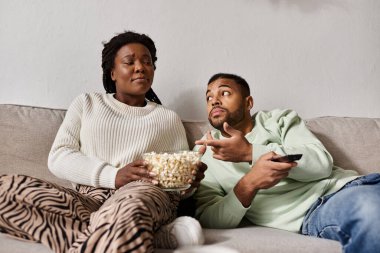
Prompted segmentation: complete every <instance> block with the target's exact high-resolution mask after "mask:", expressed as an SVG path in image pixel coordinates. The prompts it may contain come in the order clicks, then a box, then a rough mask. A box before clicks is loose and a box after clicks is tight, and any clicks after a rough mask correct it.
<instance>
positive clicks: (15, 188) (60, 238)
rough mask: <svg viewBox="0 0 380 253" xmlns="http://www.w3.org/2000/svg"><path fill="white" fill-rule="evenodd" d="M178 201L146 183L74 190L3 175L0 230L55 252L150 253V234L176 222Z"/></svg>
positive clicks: (151, 241)
mask: <svg viewBox="0 0 380 253" xmlns="http://www.w3.org/2000/svg"><path fill="white" fill-rule="evenodd" d="M178 201H179V196H178V195H177V194H174V193H173V194H167V193H166V192H163V191H162V190H161V189H160V188H158V187H156V186H154V185H152V184H150V183H146V182H132V183H129V184H127V185H125V186H123V187H121V188H120V189H118V190H116V191H115V190H110V189H104V188H93V187H90V186H83V185H78V186H77V188H76V191H75V190H72V189H68V188H64V187H61V186H59V185H56V184H53V183H50V182H47V181H44V180H40V179H36V178H33V177H29V176H23V175H4V176H0V232H2V233H6V234H8V235H10V236H14V237H17V238H19V239H25V240H29V241H35V242H40V243H42V244H44V245H46V246H48V247H49V248H51V249H52V250H53V251H54V252H56V253H58V252H59V253H61V252H64V253H66V252H68V253H75V252H102V253H103V252H153V235H154V233H155V232H156V231H157V230H158V229H159V228H160V227H161V226H162V225H164V224H167V223H169V222H171V221H172V220H173V219H174V218H175V214H176V207H177V204H178ZM166 246H168V247H171V246H170V245H166ZM175 246H176V245H174V247H175ZM172 247H173V245H172Z"/></svg>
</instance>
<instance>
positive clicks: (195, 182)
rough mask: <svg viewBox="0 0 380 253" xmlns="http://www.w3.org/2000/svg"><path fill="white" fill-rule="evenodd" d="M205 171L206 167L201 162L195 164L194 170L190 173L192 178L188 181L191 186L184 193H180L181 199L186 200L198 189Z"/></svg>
mask: <svg viewBox="0 0 380 253" xmlns="http://www.w3.org/2000/svg"><path fill="white" fill-rule="evenodd" d="M206 170H207V165H206V164H205V163H202V162H198V163H197V164H196V169H195V170H193V171H192V174H193V178H192V179H189V181H188V183H189V184H191V186H190V188H189V189H187V190H186V191H182V192H181V195H182V196H183V198H188V197H190V196H191V195H193V194H194V192H195V191H196V190H197V189H198V187H199V185H200V183H201V181H202V179H203V178H204V177H205V171H206Z"/></svg>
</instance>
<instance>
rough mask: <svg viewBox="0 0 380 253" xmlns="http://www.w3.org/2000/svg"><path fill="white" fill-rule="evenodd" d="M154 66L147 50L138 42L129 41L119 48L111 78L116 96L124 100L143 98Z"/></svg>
mask: <svg viewBox="0 0 380 253" xmlns="http://www.w3.org/2000/svg"><path fill="white" fill-rule="evenodd" d="M153 77H154V67H153V62H152V57H151V55H150V53H149V50H148V49H147V48H146V47H145V46H144V45H142V44H140V43H131V44H127V45H125V46H123V47H122V48H120V49H119V51H118V52H117V54H116V57H115V63H114V67H113V69H112V71H111V78H112V80H113V81H114V82H115V84H116V98H117V99H119V100H120V99H121V101H122V102H126V101H127V100H128V99H130V98H139V99H140V100H141V99H143V101H144V99H145V93H146V92H147V91H148V90H149V89H150V87H151V86H152V82H153Z"/></svg>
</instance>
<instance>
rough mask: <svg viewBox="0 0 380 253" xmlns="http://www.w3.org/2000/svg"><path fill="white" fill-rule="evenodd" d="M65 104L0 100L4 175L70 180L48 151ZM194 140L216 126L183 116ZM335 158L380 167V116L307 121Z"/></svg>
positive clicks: (366, 168)
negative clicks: (53, 169)
mask: <svg viewBox="0 0 380 253" xmlns="http://www.w3.org/2000/svg"><path fill="white" fill-rule="evenodd" d="M65 112H66V111H65V110H59V109H48V108H39V107H29V106H20V105H0V140H1V142H0V175H1V174H9V173H13V174H26V175H31V176H35V177H38V178H44V179H46V180H49V181H51V182H55V183H59V184H61V185H65V186H70V183H68V182H67V181H63V180H61V179H58V178H56V177H55V176H54V175H52V174H51V173H50V171H49V170H48V169H47V157H48V154H49V151H50V148H51V145H52V143H53V141H54V138H55V135H56V133H57V131H58V128H59V126H60V125H61V123H62V120H63V118H64V116H65ZM183 123H184V126H185V129H186V135H187V138H188V141H189V146H190V148H192V147H193V146H194V141H195V140H197V139H199V138H201V137H202V136H203V134H204V133H205V132H206V131H207V130H208V129H210V126H209V124H208V122H206V121H200V122H183ZM307 126H308V127H309V128H310V130H311V131H312V132H313V133H314V134H315V135H316V136H317V137H318V138H319V139H320V140H321V141H322V143H323V144H324V145H325V146H326V148H327V149H328V150H329V151H330V152H331V154H332V155H333V157H334V161H335V164H336V165H338V166H340V167H342V168H345V169H355V170H358V171H359V172H361V173H363V174H366V173H369V172H375V171H377V172H380V156H379V155H380V145H379V144H380V119H367V118H339V117H325V118H315V119H311V120H308V121H307Z"/></svg>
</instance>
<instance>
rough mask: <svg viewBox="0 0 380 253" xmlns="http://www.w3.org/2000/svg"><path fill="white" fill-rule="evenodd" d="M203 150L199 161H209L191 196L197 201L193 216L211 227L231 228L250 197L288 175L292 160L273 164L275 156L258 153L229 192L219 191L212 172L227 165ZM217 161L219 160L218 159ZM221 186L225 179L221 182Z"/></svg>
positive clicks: (248, 203)
mask: <svg viewBox="0 0 380 253" xmlns="http://www.w3.org/2000/svg"><path fill="white" fill-rule="evenodd" d="M210 154H211V152H207V153H206V154H205V156H204V157H203V161H204V162H205V163H208V164H209V167H211V168H210V171H206V173H205V174H206V177H205V179H204V180H203V181H201V185H200V188H199V190H198V191H197V193H196V194H195V199H196V201H197V207H198V208H197V211H196V216H197V218H198V219H199V220H200V222H201V224H202V225H203V226H205V227H211V228H234V227H237V226H238V225H239V223H240V222H241V220H242V218H243V217H244V216H245V213H246V212H247V210H248V209H249V208H250V205H251V203H252V200H253V198H254V197H255V195H256V193H257V191H259V190H260V189H267V188H270V187H272V186H274V185H275V184H277V183H278V182H279V181H280V180H281V179H282V178H284V177H286V176H287V175H288V172H289V170H290V169H291V168H292V167H294V166H296V163H277V162H273V161H271V159H272V158H274V157H277V156H276V154H274V153H273V152H270V153H268V154H266V155H264V156H262V157H261V158H260V159H259V160H258V161H257V162H256V164H255V165H254V166H253V167H252V168H251V170H250V171H249V172H248V173H246V174H245V175H244V176H243V177H242V178H241V179H240V180H239V181H238V183H237V184H236V185H235V186H234V187H233V189H232V190H231V191H229V192H227V193H226V192H225V191H224V190H223V187H222V185H220V183H219V180H220V179H221V178H223V177H224V176H221V177H218V178H219V179H216V178H215V176H214V175H213V173H218V174H219V176H220V174H223V170H226V169H228V168H222V167H220V166H219V167H218V163H215V162H214V161H215V160H213V158H212V157H211V155H210ZM219 163H220V162H219ZM222 184H224V187H225V188H228V187H226V185H228V184H229V182H226V181H225V182H222Z"/></svg>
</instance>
